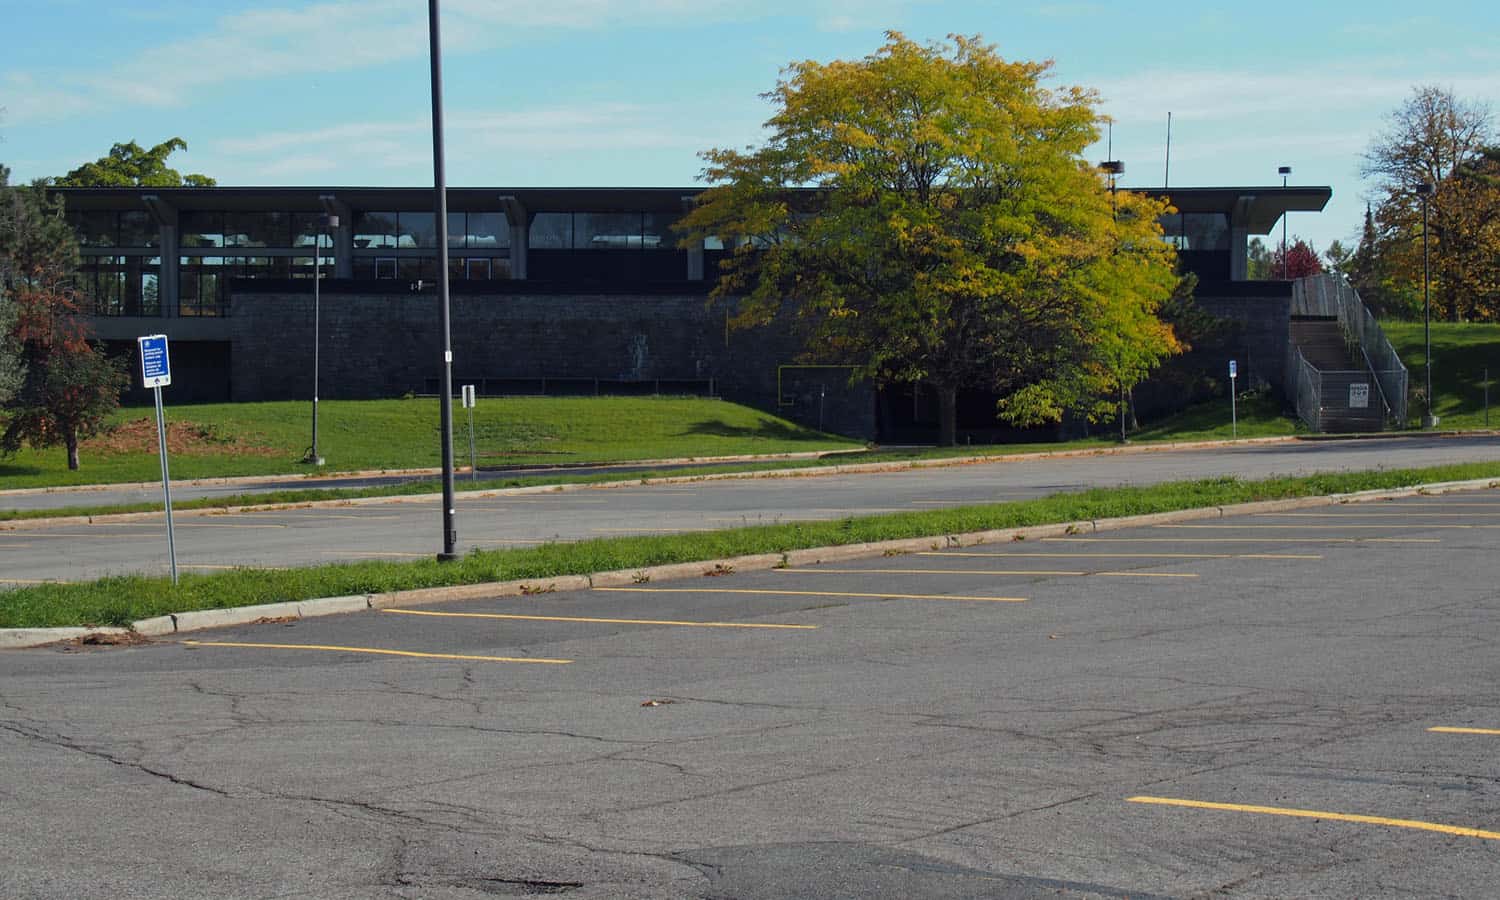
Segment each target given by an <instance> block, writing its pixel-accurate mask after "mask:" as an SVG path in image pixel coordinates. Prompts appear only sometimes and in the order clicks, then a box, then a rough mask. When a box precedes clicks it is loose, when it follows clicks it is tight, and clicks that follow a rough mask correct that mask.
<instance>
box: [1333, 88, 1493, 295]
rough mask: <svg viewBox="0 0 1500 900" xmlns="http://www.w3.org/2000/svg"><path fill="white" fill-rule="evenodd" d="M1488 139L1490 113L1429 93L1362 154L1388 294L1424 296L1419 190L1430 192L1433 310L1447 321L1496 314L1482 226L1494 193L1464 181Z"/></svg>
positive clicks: (1405, 107) (1421, 92)
mask: <svg viewBox="0 0 1500 900" xmlns="http://www.w3.org/2000/svg"><path fill="white" fill-rule="evenodd" d="M1493 137H1494V129H1493V125H1492V117H1491V114H1490V109H1489V107H1488V106H1486V105H1485V104H1483V103H1474V102H1467V101H1464V100H1461V99H1459V98H1458V97H1456V96H1454V94H1453V93H1452V92H1451V91H1449V90H1446V89H1444V88H1440V87H1436V86H1431V85H1427V86H1421V87H1418V88H1415V89H1414V90H1413V91H1412V95H1411V96H1410V97H1408V98H1407V100H1406V102H1405V103H1403V104H1402V105H1401V106H1400V107H1399V108H1398V109H1396V110H1395V111H1393V112H1392V113H1391V114H1390V115H1389V117H1388V128H1387V129H1386V131H1385V132H1384V133H1383V134H1381V135H1379V136H1378V137H1377V138H1376V139H1375V140H1374V141H1373V142H1372V143H1371V145H1370V148H1369V149H1368V150H1367V151H1366V153H1365V158H1364V164H1363V167H1362V172H1363V174H1364V175H1365V176H1366V177H1368V178H1372V179H1374V180H1375V182H1376V185H1377V200H1376V205H1375V222H1376V225H1377V226H1378V227H1379V229H1380V232H1381V242H1380V251H1381V257H1382V258H1381V268H1382V270H1383V273H1384V276H1385V283H1386V285H1387V287H1388V288H1389V289H1390V290H1391V292H1392V293H1393V294H1396V295H1408V296H1409V295H1413V294H1415V295H1418V296H1420V294H1421V292H1422V278H1423V267H1422V237H1423V230H1422V209H1423V204H1422V200H1421V197H1420V196H1419V195H1418V194H1417V192H1416V186H1417V185H1419V184H1421V183H1424V182H1425V183H1428V184H1431V185H1433V186H1434V188H1435V190H1434V191H1433V193H1432V195H1431V196H1430V197H1429V199H1428V200H1427V204H1426V206H1427V230H1426V237H1427V241H1428V250H1429V253H1430V257H1431V259H1430V266H1431V287H1432V308H1433V312H1434V314H1435V315H1438V316H1441V317H1444V318H1447V319H1448V320H1449V321H1455V322H1456V321H1459V320H1461V319H1468V318H1474V317H1476V316H1479V317H1489V316H1494V315H1495V314H1496V313H1497V312H1500V310H1497V309H1496V308H1495V307H1496V305H1497V304H1496V303H1495V301H1496V299H1497V298H1495V297H1494V296H1493V291H1494V288H1493V284H1494V282H1495V280H1496V279H1495V277H1494V274H1493V269H1494V267H1495V262H1494V258H1495V254H1494V252H1493V250H1494V248H1493V247H1487V246H1486V244H1487V243H1488V242H1489V241H1490V240H1492V236H1491V235H1490V234H1488V233H1487V231H1486V226H1485V224H1484V223H1485V216H1484V210H1485V209H1487V208H1492V207H1493V206H1494V205H1495V204H1496V198H1495V196H1494V195H1495V193H1496V191H1497V188H1495V187H1494V186H1493V185H1487V184H1485V183H1484V182H1483V181H1482V180H1476V179H1472V178H1468V179H1466V178H1464V177H1462V173H1463V172H1464V171H1466V170H1470V169H1472V168H1473V167H1475V166H1476V165H1479V164H1480V163H1481V161H1482V160H1483V154H1482V149H1483V148H1484V147H1485V146H1486V145H1487V144H1488V143H1491V142H1492V140H1493ZM1419 302H1420V301H1419Z"/></svg>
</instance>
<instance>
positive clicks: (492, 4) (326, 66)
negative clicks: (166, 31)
mask: <svg viewBox="0 0 1500 900" xmlns="http://www.w3.org/2000/svg"><path fill="white" fill-rule="evenodd" d="M829 2H835V3H837V2H841V0H829ZM816 3H817V0H815V3H814V5H816ZM763 12H764V11H763V10H757V9H755V8H753V7H746V6H745V5H743V4H740V3H736V2H732V0H547V2H536V0H450V2H449V3H447V4H445V5H444V7H443V38H444V50H445V52H458V53H463V52H477V51H482V50H486V49H491V48H494V47H497V46H502V45H504V44H506V43H508V42H514V41H518V40H521V39H523V37H524V36H525V35H526V34H527V33H528V32H530V33H534V32H535V31H537V30H542V29H575V30H580V29H589V30H597V29H604V28H616V27H628V26H636V27H640V26H670V25H677V24H682V25H686V24H703V23H705V22H713V21H724V20H733V19H742V18H745V17H747V16H753V15H760V14H763ZM426 54H427V16H426V12H425V4H420V3H412V2H409V0H359V2H345V0H320V2H314V3H309V4H304V5H301V6H287V7H281V8H271V9H251V10H247V11H244V12H236V13H231V14H228V15H223V16H220V17H218V18H217V19H214V20H212V21H211V23H210V24H209V25H208V27H206V28H205V29H203V30H201V31H199V32H196V33H193V34H190V35H188V36H185V37H183V38H180V39H177V40H173V41H169V42H167V43H165V44H160V45H157V46H154V47H150V48H148V49H145V50H143V51H141V52H139V53H137V54H136V55H134V56H133V57H130V58H128V59H126V60H124V61H122V62H118V63H115V64H113V65H109V66H107V67H105V68H102V69H98V70H95V71H92V72H83V73H79V72H77V71H76V70H73V69H68V70H62V69H59V70H57V71H56V72H51V73H45V74H43V73H21V72H11V73H6V74H4V75H0V86H3V89H4V90H5V92H6V95H8V96H0V99H3V101H4V103H5V105H6V106H7V107H9V110H10V113H9V119H10V121H11V123H12V124H18V123H20V122H22V121H26V122H35V121H41V120H43V119H47V120H55V119H59V118H64V117H67V116H72V115H77V114H80V113H84V112H87V111H90V110H94V109H99V108H104V107H108V106H118V105H120V104H133V105H139V106H145V107H166V106H173V105H178V104H181V103H184V102H188V101H190V100H191V99H193V98H194V97H195V96H203V95H204V94H205V93H206V92H207V91H208V90H209V89H211V88H214V87H217V86H219V85H223V84H226V83H232V82H255V81H263V80H269V79H272V78H286V77H295V76H299V75H314V74H316V73H320V72H345V71H355V70H360V69H365V68H370V67H374V66H380V65H389V64H390V63H392V62H395V61H400V60H406V59H412V58H416V57H424V56H425V55H426ZM43 80H45V82H46V84H47V85H48V86H47V87H46V88H43V87H41V82H42V81H43Z"/></svg>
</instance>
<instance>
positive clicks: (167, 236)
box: [141, 194, 182, 319]
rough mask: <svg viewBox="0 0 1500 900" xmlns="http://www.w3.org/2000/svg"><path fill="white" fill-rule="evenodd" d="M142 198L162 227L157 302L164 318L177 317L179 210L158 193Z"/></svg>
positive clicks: (158, 240)
mask: <svg viewBox="0 0 1500 900" xmlns="http://www.w3.org/2000/svg"><path fill="white" fill-rule="evenodd" d="M141 202H142V203H144V204H146V209H147V210H149V211H150V212H151V218H152V219H154V220H155V221H156V226H157V229H158V231H157V234H158V237H157V242H158V243H159V244H160V246H159V247H158V248H157V249H158V250H159V251H161V256H160V258H161V266H160V268H159V269H158V271H157V273H156V303H157V305H158V306H159V307H160V309H158V310H157V315H159V316H160V317H161V318H163V319H174V318H176V317H177V310H178V305H179V301H180V299H181V298H180V294H181V285H182V278H181V265H180V263H181V261H182V252H181V249H182V248H181V243H182V238H181V235H180V232H179V229H178V225H177V210H176V208H175V207H173V206H171V205H170V204H168V203H167V202H166V201H165V200H163V199H162V198H161V197H160V196H159V195H157V194H146V195H144V196H142V197H141Z"/></svg>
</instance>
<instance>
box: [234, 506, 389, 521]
mask: <svg viewBox="0 0 1500 900" xmlns="http://www.w3.org/2000/svg"><path fill="white" fill-rule="evenodd" d="M241 515H246V514H244V513H242V514H241ZM248 515H258V516H265V517H268V518H269V517H271V516H283V517H285V518H289V519H296V520H302V519H360V520H363V521H370V522H373V521H375V520H377V519H399V518H401V517H400V516H373V515H371V516H362V515H359V514H357V513H309V514H306V515H303V514H300V513H298V512H297V510H280V509H267V510H253V511H252V512H250V513H248Z"/></svg>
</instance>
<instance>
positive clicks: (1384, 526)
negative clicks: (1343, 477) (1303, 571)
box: [1153, 524, 1500, 531]
mask: <svg viewBox="0 0 1500 900" xmlns="http://www.w3.org/2000/svg"><path fill="white" fill-rule="evenodd" d="M1153 527H1156V528H1219V529H1229V530H1234V531H1238V530H1240V529H1244V528H1318V529H1326V528H1329V527H1330V526H1328V525H1251V524H1238V525H1156V526H1153ZM1333 527H1337V528H1405V529H1408V530H1415V529H1417V528H1500V525H1432V524H1423V525H1338V526H1333Z"/></svg>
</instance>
